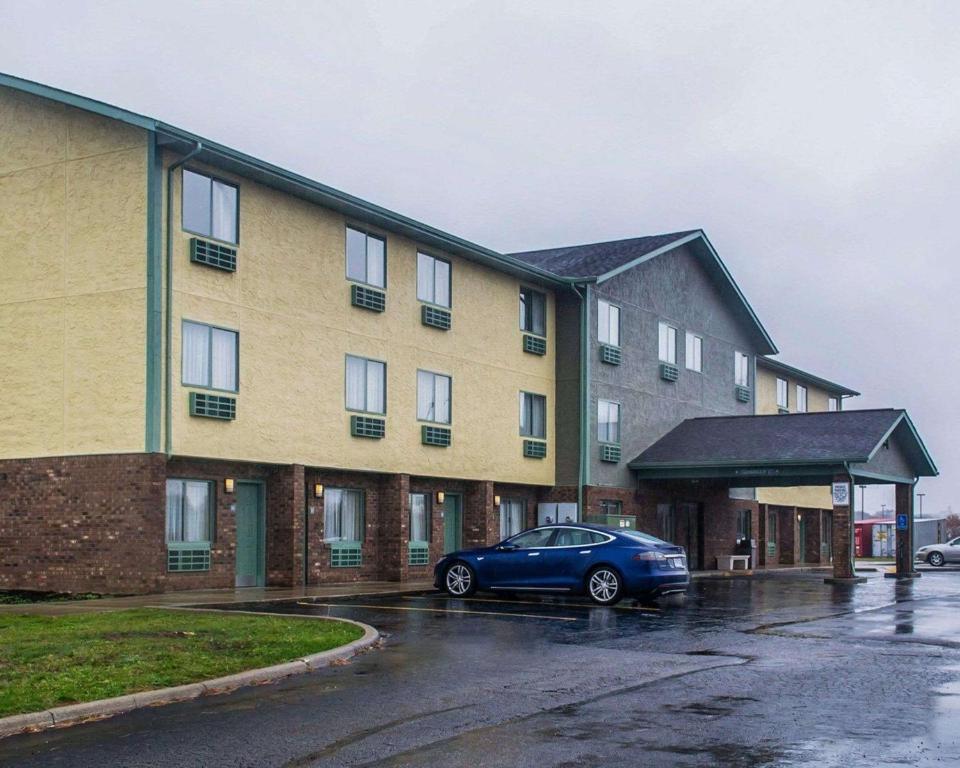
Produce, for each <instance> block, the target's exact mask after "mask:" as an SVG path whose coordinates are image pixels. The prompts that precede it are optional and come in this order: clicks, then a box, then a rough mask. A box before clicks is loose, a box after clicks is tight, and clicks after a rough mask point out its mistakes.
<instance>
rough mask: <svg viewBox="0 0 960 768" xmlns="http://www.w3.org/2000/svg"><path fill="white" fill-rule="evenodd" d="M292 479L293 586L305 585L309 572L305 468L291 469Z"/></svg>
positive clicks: (298, 465)
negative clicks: (306, 539)
mask: <svg viewBox="0 0 960 768" xmlns="http://www.w3.org/2000/svg"><path fill="white" fill-rule="evenodd" d="M290 472H291V474H292V475H293V477H292V478H291V486H290V492H291V507H292V509H291V511H292V513H293V525H292V526H291V528H292V531H293V552H292V556H293V586H295V587H297V586H300V585H301V584H303V581H304V574H305V573H306V572H307V558H308V557H309V553H308V552H307V551H306V549H305V544H306V542H305V538H306V529H305V528H304V517H305V514H306V509H307V495H306V488H305V486H304V475H305V472H304V468H303V465H302V464H294V465H292V466H291V467H290Z"/></svg>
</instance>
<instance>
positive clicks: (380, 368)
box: [347, 355, 387, 413]
mask: <svg viewBox="0 0 960 768" xmlns="http://www.w3.org/2000/svg"><path fill="white" fill-rule="evenodd" d="M347 410H350V411H365V412H366V413H386V412H387V366H386V363H381V362H380V361H379V360H367V359H366V358H365V357H354V356H353V355H347Z"/></svg>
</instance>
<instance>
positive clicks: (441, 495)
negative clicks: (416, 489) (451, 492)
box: [437, 491, 447, 504]
mask: <svg viewBox="0 0 960 768" xmlns="http://www.w3.org/2000/svg"><path fill="white" fill-rule="evenodd" d="M446 498H447V496H446V494H445V493H444V492H443V491H437V504H443V501H444V499H446Z"/></svg>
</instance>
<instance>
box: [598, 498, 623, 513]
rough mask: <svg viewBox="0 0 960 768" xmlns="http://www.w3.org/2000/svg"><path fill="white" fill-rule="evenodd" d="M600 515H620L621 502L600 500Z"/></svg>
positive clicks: (621, 509)
mask: <svg viewBox="0 0 960 768" xmlns="http://www.w3.org/2000/svg"><path fill="white" fill-rule="evenodd" d="M600 514H601V515H622V514H623V502H621V501H616V500H615V499H601V500H600Z"/></svg>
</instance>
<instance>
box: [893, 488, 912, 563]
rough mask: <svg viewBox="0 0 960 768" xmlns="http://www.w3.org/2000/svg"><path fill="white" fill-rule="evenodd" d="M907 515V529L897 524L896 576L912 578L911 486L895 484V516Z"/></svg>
mask: <svg viewBox="0 0 960 768" xmlns="http://www.w3.org/2000/svg"><path fill="white" fill-rule="evenodd" d="M900 515H906V516H907V529H906V530H905V531H901V530H900V526H897V578H898V579H904V578H912V577H913V576H914V574H915V571H914V568H913V486H912V485H911V484H910V483H897V485H896V515H895V516H896V517H900Z"/></svg>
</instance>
